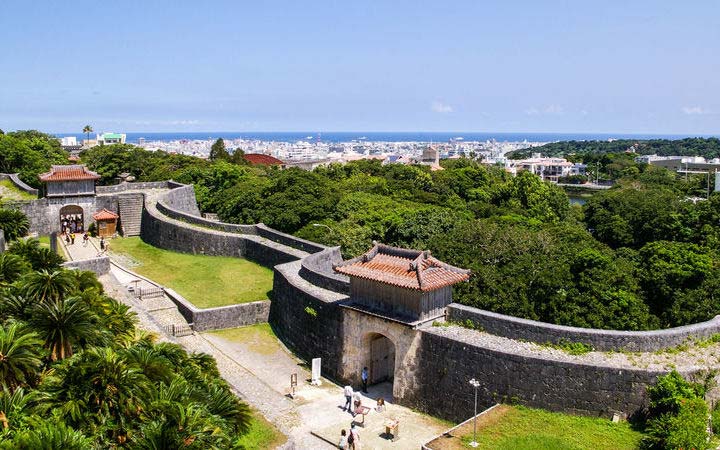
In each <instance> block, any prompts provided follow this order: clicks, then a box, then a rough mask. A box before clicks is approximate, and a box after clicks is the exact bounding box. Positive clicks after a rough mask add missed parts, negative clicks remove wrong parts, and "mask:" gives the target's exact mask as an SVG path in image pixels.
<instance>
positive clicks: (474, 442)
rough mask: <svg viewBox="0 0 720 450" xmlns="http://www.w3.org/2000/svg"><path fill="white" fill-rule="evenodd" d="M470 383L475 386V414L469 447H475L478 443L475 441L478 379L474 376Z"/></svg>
mask: <svg viewBox="0 0 720 450" xmlns="http://www.w3.org/2000/svg"><path fill="white" fill-rule="evenodd" d="M470 385H471V386H472V387H474V388H475V415H473V440H472V442H471V443H470V447H477V446H478V445H480V444H478V442H477V391H478V388H479V387H480V382H479V381H478V380H476V379H475V378H473V379H472V380H470Z"/></svg>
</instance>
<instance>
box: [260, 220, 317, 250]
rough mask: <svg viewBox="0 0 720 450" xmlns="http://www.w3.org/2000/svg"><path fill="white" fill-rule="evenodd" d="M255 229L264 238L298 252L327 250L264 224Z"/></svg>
mask: <svg viewBox="0 0 720 450" xmlns="http://www.w3.org/2000/svg"><path fill="white" fill-rule="evenodd" d="M255 228H256V230H257V234H258V235H260V236H262V237H264V238H267V239H270V240H271V241H273V242H278V243H280V244H284V245H287V246H289V247H292V248H296V249H298V250H302V251H304V252H308V253H315V252H320V251H323V250H325V249H326V248H327V247H325V246H324V245H321V244H318V243H316V242H312V241H308V240H306V239H300V238H298V237H295V236H293V235H291V234H287V233H281V232H280V231H278V230H274V229H272V228H270V227H268V226H267V225H265V224H264V223H259V224H257V225H255Z"/></svg>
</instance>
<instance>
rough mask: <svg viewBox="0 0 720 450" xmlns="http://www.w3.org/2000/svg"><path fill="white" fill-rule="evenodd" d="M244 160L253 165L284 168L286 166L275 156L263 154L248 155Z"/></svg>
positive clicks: (244, 156)
mask: <svg viewBox="0 0 720 450" xmlns="http://www.w3.org/2000/svg"><path fill="white" fill-rule="evenodd" d="M243 159H244V160H245V161H247V162H249V163H250V164H252V165H258V164H263V165H266V166H282V165H284V164H285V163H284V162H282V161H281V160H279V159H277V158H275V157H274V156H270V155H263V154H262V153H246V154H245V155H243Z"/></svg>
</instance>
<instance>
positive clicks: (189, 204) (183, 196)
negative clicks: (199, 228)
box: [160, 184, 200, 217]
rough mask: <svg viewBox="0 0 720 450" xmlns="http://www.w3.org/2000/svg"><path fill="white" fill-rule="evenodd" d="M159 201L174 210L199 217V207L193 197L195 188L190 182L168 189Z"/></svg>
mask: <svg viewBox="0 0 720 450" xmlns="http://www.w3.org/2000/svg"><path fill="white" fill-rule="evenodd" d="M160 202H161V203H163V204H164V205H165V206H167V207H169V208H171V209H174V210H175V211H180V212H184V213H187V214H190V215H192V216H196V217H200V208H198V205H197V200H196V198H195V188H194V187H193V185H191V184H189V185H183V186H179V187H176V188H174V189H171V190H169V191H168V192H167V193H166V194H165V195H164V196H163V197H162V199H161V200H160Z"/></svg>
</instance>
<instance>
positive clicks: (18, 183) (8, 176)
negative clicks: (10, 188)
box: [0, 173, 38, 195]
mask: <svg viewBox="0 0 720 450" xmlns="http://www.w3.org/2000/svg"><path fill="white" fill-rule="evenodd" d="M18 175H19V174H17V173H0V180H10V182H11V183H12V184H14V185H15V187H17V188H18V189H20V190H21V191H23V192H27V193H28V194H32V195H38V190H37V189H35V188H34V187H32V186H29V185H28V184H26V183H25V182H24V181H23V180H21V179H20V177H19V176H18Z"/></svg>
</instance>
